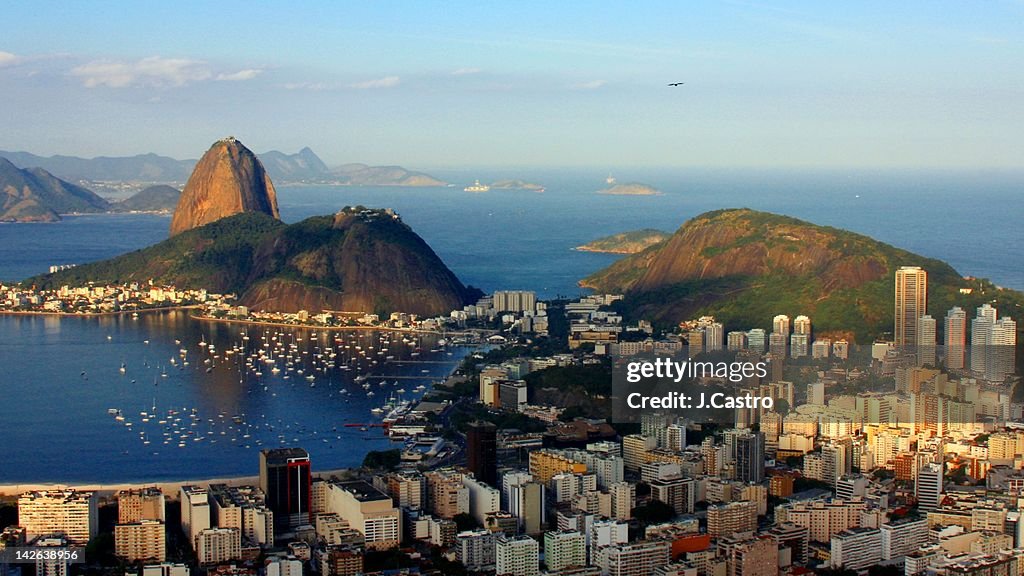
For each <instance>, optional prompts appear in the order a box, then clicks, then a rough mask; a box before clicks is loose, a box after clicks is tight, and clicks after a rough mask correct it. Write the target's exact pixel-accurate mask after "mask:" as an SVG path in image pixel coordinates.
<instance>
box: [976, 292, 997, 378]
mask: <svg viewBox="0 0 1024 576" xmlns="http://www.w3.org/2000/svg"><path fill="white" fill-rule="evenodd" d="M976 312H977V316H975V318H974V319H973V320H971V371H973V372H976V373H978V374H984V373H985V360H986V358H987V354H986V352H987V350H988V344H989V339H990V338H991V337H992V326H994V325H995V323H996V318H997V311H996V309H995V308H993V307H992V306H991V305H990V304H982V305H981V306H979V307H978V308H977V310H976Z"/></svg>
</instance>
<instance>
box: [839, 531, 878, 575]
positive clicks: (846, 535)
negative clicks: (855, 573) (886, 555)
mask: <svg viewBox="0 0 1024 576" xmlns="http://www.w3.org/2000/svg"><path fill="white" fill-rule="evenodd" d="M881 561H882V533H881V532H880V531H879V530H878V528H850V529H849V530H844V531H842V532H840V533H838V534H836V535H835V536H833V537H832V554H831V557H830V558H829V562H830V563H831V565H832V566H833V567H835V568H839V567H842V568H846V569H848V570H864V569H866V568H868V567H869V566H874V565H875V564H878V563H879V562H881Z"/></svg>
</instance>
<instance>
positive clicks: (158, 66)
mask: <svg viewBox="0 0 1024 576" xmlns="http://www.w3.org/2000/svg"><path fill="white" fill-rule="evenodd" d="M71 75H72V76H77V77H79V78H81V79H82V83H83V84H84V85H85V86H86V87H87V88H96V87H98V86H107V87H110V88H127V87H129V86H149V87H158V88H160V87H167V86H184V85H185V84H189V83H192V82H199V81H202V80H207V79H209V78H211V77H212V76H213V73H212V72H210V68H209V67H208V66H207V65H206V63H205V62H202V61H200V60H189V59H187V58H161V57H160V56H150V57H148V58H143V59H141V60H138V61H136V62H118V61H114V60H94V61H92V62H88V63H86V64H83V65H81V66H77V67H75V68H73V69H72V70H71Z"/></svg>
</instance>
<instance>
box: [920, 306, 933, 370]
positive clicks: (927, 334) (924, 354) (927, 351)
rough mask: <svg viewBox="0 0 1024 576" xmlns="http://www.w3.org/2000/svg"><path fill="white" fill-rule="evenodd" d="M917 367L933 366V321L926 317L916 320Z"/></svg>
mask: <svg viewBox="0 0 1024 576" xmlns="http://www.w3.org/2000/svg"><path fill="white" fill-rule="evenodd" d="M917 365H918V366H935V319H934V318H932V317H931V316H928V315H925V316H921V317H920V318H918V320H917Z"/></svg>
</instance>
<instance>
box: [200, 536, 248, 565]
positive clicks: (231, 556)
mask: <svg viewBox="0 0 1024 576" xmlns="http://www.w3.org/2000/svg"><path fill="white" fill-rule="evenodd" d="M196 558H197V559H198V561H199V564H200V565H201V566H211V565H213V564H220V563H222V562H230V561H231V560H240V559H241V558H242V533H241V531H240V530H239V529H238V528H207V529H206V530H203V531H202V532H200V533H199V535H198V536H196Z"/></svg>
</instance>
